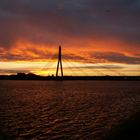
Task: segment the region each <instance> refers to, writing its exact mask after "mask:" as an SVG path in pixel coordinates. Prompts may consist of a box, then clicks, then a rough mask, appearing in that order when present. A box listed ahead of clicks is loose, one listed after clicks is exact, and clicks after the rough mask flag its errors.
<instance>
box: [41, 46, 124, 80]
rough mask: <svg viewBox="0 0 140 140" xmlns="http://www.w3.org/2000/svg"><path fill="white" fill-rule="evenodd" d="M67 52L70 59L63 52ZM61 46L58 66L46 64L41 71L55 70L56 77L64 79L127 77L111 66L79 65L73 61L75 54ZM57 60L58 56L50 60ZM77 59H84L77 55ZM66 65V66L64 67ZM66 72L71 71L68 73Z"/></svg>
mask: <svg viewBox="0 0 140 140" xmlns="http://www.w3.org/2000/svg"><path fill="white" fill-rule="evenodd" d="M63 50H64V51H65V53H67V54H70V56H69V57H68V56H67V55H63V54H62V51H63ZM63 50H62V47H61V46H59V49H58V54H57V64H56V63H55V66H53V67H52V65H54V63H51V64H49V63H46V65H45V66H44V67H43V68H42V69H41V70H42V71H46V72H47V71H48V74H49V75H51V74H50V73H49V71H50V69H53V74H52V75H54V76H56V77H63V76H109V74H111V75H113V76H126V75H125V73H123V72H121V71H120V70H116V69H115V67H110V66H109V65H105V64H102V63H95V64H93V63H85V62H84V63H83V62H82V63H80V64H79V63H78V62H74V61H72V60H73V58H74V57H72V56H74V54H72V53H71V52H69V51H68V50H66V49H64V48H63ZM53 57H55V58H56V54H55V55H54V56H52V58H50V59H54V58H53ZM76 57H78V58H79V59H80V58H81V59H83V58H82V57H81V56H80V55H77V54H76ZM63 64H64V66H63ZM65 71H69V72H68V73H67V72H66V73H65Z"/></svg>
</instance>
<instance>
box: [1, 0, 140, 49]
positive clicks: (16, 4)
mask: <svg viewBox="0 0 140 140" xmlns="http://www.w3.org/2000/svg"><path fill="white" fill-rule="evenodd" d="M139 15H140V2H139V0H71V1H70V0H46V1H45V0H12V1H9V0H0V31H1V32H0V46H2V47H3V46H11V45H12V44H14V42H16V41H17V40H20V39H23V40H28V41H32V42H34V43H39V44H40V43H45V44H58V43H60V42H63V41H64V40H63V39H64V37H65V41H68V40H69V37H74V38H102V37H109V38H110V37H114V38H118V39H119V40H123V41H126V42H128V43H133V44H137V45H138V44H140V39H139V36H140V26H139V24H140V18H139ZM134 47H135V46H134Z"/></svg>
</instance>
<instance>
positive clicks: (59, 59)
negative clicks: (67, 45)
mask: <svg viewBox="0 0 140 140" xmlns="http://www.w3.org/2000/svg"><path fill="white" fill-rule="evenodd" d="M59 67H60V70H61V77H62V78H63V67H62V54H61V46H59V50H58V63H57V69H56V77H58V72H59Z"/></svg>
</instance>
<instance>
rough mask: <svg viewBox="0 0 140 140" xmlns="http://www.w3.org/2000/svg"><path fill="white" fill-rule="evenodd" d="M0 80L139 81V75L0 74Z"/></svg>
mask: <svg viewBox="0 0 140 140" xmlns="http://www.w3.org/2000/svg"><path fill="white" fill-rule="evenodd" d="M0 80H48V81H49V80H50V81H51V80H97V81H98V80H99V81H104V80H105V81H140V76H63V77H55V76H40V75H35V74H32V73H28V74H25V73H18V74H17V75H0Z"/></svg>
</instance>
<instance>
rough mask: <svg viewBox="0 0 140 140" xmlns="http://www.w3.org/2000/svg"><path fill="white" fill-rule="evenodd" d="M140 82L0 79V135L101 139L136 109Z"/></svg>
mask: <svg viewBox="0 0 140 140" xmlns="http://www.w3.org/2000/svg"><path fill="white" fill-rule="evenodd" d="M139 85H140V82H135V81H61V82H60V81H0V140H12V139H16V140H24V139H25V140H42V139H44V140H104V138H105V137H106V136H108V135H109V134H110V132H111V130H112V128H114V127H115V126H117V125H118V124H119V123H120V122H123V121H125V120H126V119H127V118H129V116H131V115H132V114H133V113H135V112H137V111H138V110H140V86H139Z"/></svg>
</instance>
